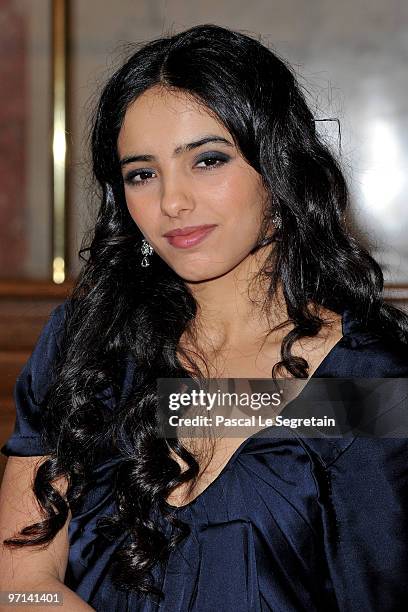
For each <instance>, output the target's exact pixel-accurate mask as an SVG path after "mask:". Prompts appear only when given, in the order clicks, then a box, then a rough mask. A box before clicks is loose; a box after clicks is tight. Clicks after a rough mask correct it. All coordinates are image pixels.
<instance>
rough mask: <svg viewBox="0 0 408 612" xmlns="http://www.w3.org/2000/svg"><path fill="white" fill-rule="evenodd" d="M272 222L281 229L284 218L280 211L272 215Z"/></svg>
mask: <svg viewBox="0 0 408 612" xmlns="http://www.w3.org/2000/svg"><path fill="white" fill-rule="evenodd" d="M272 223H273V224H274V226H275V227H276V229H281V227H282V218H281V216H280V214H279V213H278V212H276V213H275V214H274V215H273V217H272Z"/></svg>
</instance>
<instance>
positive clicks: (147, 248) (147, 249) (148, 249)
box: [140, 238, 153, 268]
mask: <svg viewBox="0 0 408 612" xmlns="http://www.w3.org/2000/svg"><path fill="white" fill-rule="evenodd" d="M140 250H141V252H142V255H144V257H143V259H142V263H141V264H140V265H141V266H142V267H143V268H147V266H150V261H149V258H148V256H149V255H151V254H152V253H153V247H152V246H151V244H149V243H148V242H147V240H145V239H144V238H143V240H142V246H141V247H140Z"/></svg>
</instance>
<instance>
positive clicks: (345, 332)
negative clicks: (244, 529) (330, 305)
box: [163, 309, 359, 512]
mask: <svg viewBox="0 0 408 612" xmlns="http://www.w3.org/2000/svg"><path fill="white" fill-rule="evenodd" d="M358 327H359V323H358V321H357V320H356V319H354V318H353V316H352V315H351V313H350V311H349V310H347V309H345V310H343V312H342V316H341V329H342V337H341V338H339V340H338V341H337V342H336V344H334V345H333V346H332V348H331V349H330V351H329V352H328V353H327V354H326V355H325V357H324V358H323V359H322V361H321V362H320V364H319V365H318V367H317V368H316V370H315V371H314V372H313V374H312V375H311V376H310V377H309V378H308V380H310V379H311V378H319V376H321V374H322V373H323V372H324V371H325V370H326V369H327V367H328V365H329V363H330V361H331V360H332V359H333V357H334V356H335V354H336V353H337V351H338V349H339V348H340V347H342V346H343V345H344V343H345V342H346V337H349V336H350V335H352V333H353V330H357V329H358ZM308 385H309V383H306V385H305V386H304V387H303V388H302V390H301V391H300V393H298V395H297V396H296V397H295V398H294V399H293V400H291V401H289V402H288V403H287V404H286V406H285V407H284V409H283V411H285V410H287V409H288V408H289V407H290V406H291V405H292V404H293V403H294V402H296V401H298V400H299V399H301V396H302V394H303V393H304V392H305V389H306V387H307V386H308ZM283 411H282V412H283ZM272 427H273V426H272ZM267 429H268V427H266V428H264V429H261V430H259V431H257V432H255V433H254V434H252V435H251V436H248V438H246V439H245V440H243V442H241V444H240V445H239V446H238V447H237V448H236V449H235V451H234V452H233V454H232V455H231V457H230V458H229V459H228V461H227V463H226V464H225V465H224V467H223V468H222V470H221V471H220V473H219V474H218V475H217V476H216V477H215V478H214V480H212V481H211V482H210V484H208V485H207V486H206V487H205V489H203V491H201V493H199V494H198V495H196V496H195V497H194V498H193V499H192V500H191V501H189V502H188V503H187V504H183V505H182V506H174V505H172V504H169V503H168V502H167V501H166V500H163V504H164V506H165V507H166V508H167V509H169V510H171V511H173V512H174V511H176V512H177V511H182V510H187V509H188V508H189V507H191V506H192V505H193V504H196V503H197V502H198V500H200V499H202V498H203V497H204V496H205V494H206V493H207V491H208V490H209V489H210V488H211V487H213V486H215V485H216V483H217V482H218V481H219V480H220V478H221V477H222V476H223V474H225V472H226V471H227V470H229V469H230V468H231V466H232V465H233V463H234V462H235V460H236V459H237V457H238V456H239V455H240V454H241V452H242V450H243V449H244V448H245V447H246V446H247V444H249V443H250V442H251V441H252V440H254V439H256V438H257V437H259V435H260V433H263V432H265V431H266V430H267Z"/></svg>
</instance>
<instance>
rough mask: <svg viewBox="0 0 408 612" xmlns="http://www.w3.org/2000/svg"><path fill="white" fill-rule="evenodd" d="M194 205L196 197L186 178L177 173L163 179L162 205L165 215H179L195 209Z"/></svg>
mask: <svg viewBox="0 0 408 612" xmlns="http://www.w3.org/2000/svg"><path fill="white" fill-rule="evenodd" d="M194 206H195V204H194V197H193V194H192V192H191V191H190V188H189V186H188V184H187V181H186V180H184V181H183V179H182V178H180V176H176V175H175V174H174V175H173V176H171V177H167V178H166V179H163V181H162V193H161V203H160V207H161V210H162V213H163V214H164V215H167V216H169V217H178V216H179V215H180V213H182V212H183V211H191V210H193V209H194Z"/></svg>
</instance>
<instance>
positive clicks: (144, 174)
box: [124, 168, 155, 187]
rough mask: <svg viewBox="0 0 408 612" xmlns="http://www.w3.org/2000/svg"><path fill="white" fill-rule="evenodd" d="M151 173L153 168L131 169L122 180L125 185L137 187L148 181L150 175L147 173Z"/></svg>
mask: <svg viewBox="0 0 408 612" xmlns="http://www.w3.org/2000/svg"><path fill="white" fill-rule="evenodd" d="M152 174H155V172H153V170H144V169H143V168H142V169H141V170H131V171H130V172H128V173H127V174H126V175H125V177H124V181H125V183H126V184H127V185H132V186H137V187H138V186H139V185H145V184H146V183H148V182H149V181H150V180H151V176H149V175H152ZM139 177H140V178H139Z"/></svg>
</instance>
